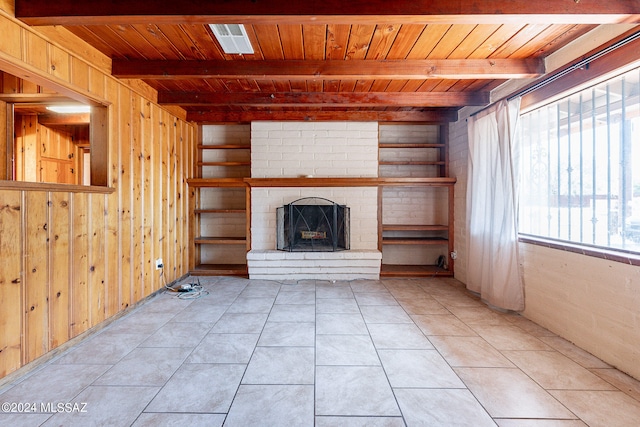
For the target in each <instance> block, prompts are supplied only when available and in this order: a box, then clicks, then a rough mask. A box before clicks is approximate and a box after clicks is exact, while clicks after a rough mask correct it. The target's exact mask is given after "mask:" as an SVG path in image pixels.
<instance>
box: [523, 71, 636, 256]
mask: <svg viewBox="0 0 640 427" xmlns="http://www.w3.org/2000/svg"><path fill="white" fill-rule="evenodd" d="M639 92H640V68H636V69H634V70H632V71H629V72H626V73H624V74H622V75H619V76H617V77H614V78H611V79H609V80H607V81H605V82H603V83H600V84H597V85H595V86H593V87H590V88H588V89H584V90H581V91H580V92H577V93H574V94H572V95H569V96H566V97H564V98H562V99H559V100H557V101H555V102H553V103H551V104H548V105H545V106H543V107H540V108H537V109H535V110H533V111H530V112H527V113H525V114H523V115H522V116H521V132H522V134H521V145H520V158H521V173H522V175H521V177H522V179H521V186H520V210H519V231H520V233H523V234H528V235H532V236H538V237H544V238H551V239H557V240H562V241H566V242H572V243H577V244H583V245H590V246H597V247H603V248H610V249H621V250H625V251H631V252H635V253H640V98H639Z"/></svg>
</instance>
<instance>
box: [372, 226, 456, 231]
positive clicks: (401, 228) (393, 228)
mask: <svg viewBox="0 0 640 427" xmlns="http://www.w3.org/2000/svg"><path fill="white" fill-rule="evenodd" d="M448 230H449V226H447V225H437V224H434V225H430V224H429V225H411V224H382V231H448Z"/></svg>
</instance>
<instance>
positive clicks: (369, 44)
mask: <svg viewBox="0 0 640 427" xmlns="http://www.w3.org/2000/svg"><path fill="white" fill-rule="evenodd" d="M605 3H606V4H605ZM634 3H636V2H635V1H629V0H608V1H607V2H601V1H600V0H581V1H579V2H578V1H575V0H549V1H538V2H531V1H530V0H526V1H525V0H501V1H492V2H487V1H482V0H475V1H474V0H441V1H438V0H394V1H388V0H368V1H344V0H340V1H337V0H324V1H322V2H305V1H299V2H291V1H283V0H253V1H249V0H247V1H233V2H229V1H223V0H219V1H209V2H203V1H196V0H183V1H180V2H171V3H170V4H168V2H164V1H152V0H146V1H144V2H143V1H138V0H127V1H124V0H122V1H118V0H93V1H91V2H77V1H76V0H56V1H53V2H52V1H50V0H16V16H17V17H18V18H20V19H22V20H23V21H24V22H26V23H27V24H30V25H64V26H65V27H66V28H67V29H69V30H70V31H71V32H73V33H74V34H76V35H77V36H79V37H80V38H82V39H84V40H85V41H87V42H88V43H90V44H91V45H93V46H95V47H96V48H97V49H99V50H100V51H102V52H103V53H104V54H106V55H107V56H109V57H111V58H112V60H113V74H114V75H115V76H116V77H119V78H139V79H142V80H144V81H145V82H146V83H148V84H149V85H150V86H151V87H153V88H155V89H156V90H157V91H158V101H159V102H160V103H161V104H167V105H178V106H182V107H183V108H184V109H185V110H187V113H188V119H189V120H193V121H197V122H228V121H234V122H236V121H242V122H245V121H251V120H379V121H442V120H445V121H447V120H455V112H456V111H457V109H459V108H461V107H462V106H465V105H486V104H487V103H488V102H489V94H490V91H491V90H492V89H494V88H496V87H497V86H498V85H500V84H501V83H502V82H504V81H505V80H508V79H513V78H535V77H540V76H542V75H544V73H545V69H544V58H545V57H546V56H547V55H549V54H550V53H552V52H554V51H556V50H557V49H559V48H561V47H562V46H564V45H566V44H567V43H569V42H570V41H572V40H574V39H575V38H577V37H579V36H581V35H583V34H585V33H586V32H588V31H590V30H591V29H593V28H594V27H595V26H596V25H598V24H605V23H622V22H627V23H638V22H640V10H638V9H639V8H638V7H637V3H636V6H634ZM425 11H428V12H425ZM208 23H243V24H244V25H245V28H246V30H247V33H248V36H249V39H250V41H251V44H252V46H253V49H254V51H255V53H254V54H253V55H228V54H225V53H224V52H223V51H222V49H221V47H220V45H219V43H218V42H217V40H216V39H215V37H214V35H213V33H212V32H211V30H210V28H209V26H208V25H207V24H208Z"/></svg>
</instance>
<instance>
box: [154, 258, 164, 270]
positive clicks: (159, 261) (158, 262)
mask: <svg viewBox="0 0 640 427" xmlns="http://www.w3.org/2000/svg"><path fill="white" fill-rule="evenodd" d="M161 268H164V263H163V262H162V258H158V259H157V260H156V270H160V269H161Z"/></svg>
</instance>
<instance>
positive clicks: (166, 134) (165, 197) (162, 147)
mask: <svg viewBox="0 0 640 427" xmlns="http://www.w3.org/2000/svg"><path fill="white" fill-rule="evenodd" d="M162 123H163V126H162V133H161V135H162V137H161V138H160V140H159V141H158V143H159V145H158V149H159V151H160V155H159V157H160V176H161V177H165V176H167V170H168V169H167V162H168V161H169V154H168V150H167V146H168V141H169V138H170V137H171V133H172V129H173V121H172V120H171V117H170V115H169V114H168V113H167V112H166V111H162ZM168 191H169V185H168V183H167V182H165V181H164V180H163V183H162V192H161V201H160V202H161V203H160V206H161V208H162V212H161V218H160V221H161V223H162V233H163V234H162V245H161V249H160V250H161V251H162V257H163V261H164V263H165V266H164V271H163V277H162V279H164V278H165V276H164V275H166V274H168V273H169V266H168V265H167V262H168V261H169V253H170V247H171V246H170V243H169V233H168V230H169V224H168V220H169V218H168V215H167V212H168V210H169V209H168V208H169V194H168ZM162 284H163V283H162ZM162 284H161V285H162Z"/></svg>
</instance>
